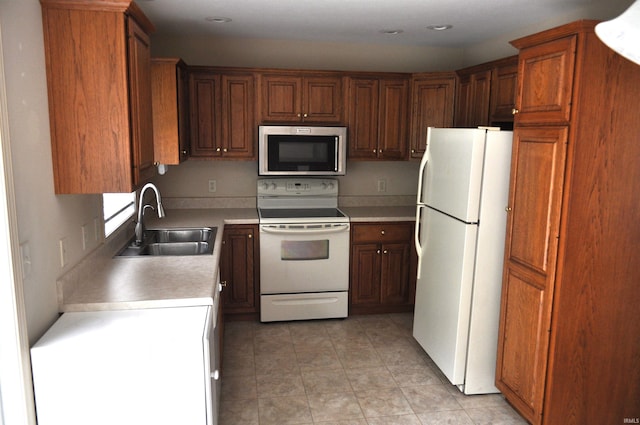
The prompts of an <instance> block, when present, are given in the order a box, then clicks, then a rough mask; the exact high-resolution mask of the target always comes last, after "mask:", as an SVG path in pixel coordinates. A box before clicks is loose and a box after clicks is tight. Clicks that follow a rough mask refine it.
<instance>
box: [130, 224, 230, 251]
mask: <svg viewBox="0 0 640 425" xmlns="http://www.w3.org/2000/svg"><path fill="white" fill-rule="evenodd" d="M217 230H218V228H217V227H196V228H175V229H148V230H145V231H144V233H143V238H142V243H141V244H140V245H137V244H136V242H135V238H134V239H132V240H131V241H130V242H129V243H128V244H127V245H126V246H125V247H124V248H123V249H122V250H121V251H120V252H119V253H118V254H117V256H118V257H138V256H159V255H208V254H212V253H213V245H214V242H215V240H216V232H217Z"/></svg>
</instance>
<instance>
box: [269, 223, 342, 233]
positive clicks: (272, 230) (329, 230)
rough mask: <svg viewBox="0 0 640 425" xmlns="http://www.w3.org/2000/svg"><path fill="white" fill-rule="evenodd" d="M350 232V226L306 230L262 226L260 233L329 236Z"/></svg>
mask: <svg viewBox="0 0 640 425" xmlns="http://www.w3.org/2000/svg"><path fill="white" fill-rule="evenodd" d="M347 230H349V224H348V223H345V224H338V225H335V226H332V227H325V228H321V229H318V228H305V227H294V228H287V227H285V228H282V227H275V226H269V225H261V226H260V231H261V232H265V233H275V234H286V235H309V234H315V235H319V234H327V233H340V232H344V231H347Z"/></svg>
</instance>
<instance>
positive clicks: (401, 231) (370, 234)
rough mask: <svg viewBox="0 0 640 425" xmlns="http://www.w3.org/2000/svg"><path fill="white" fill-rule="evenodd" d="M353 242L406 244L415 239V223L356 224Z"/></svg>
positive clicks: (353, 230) (353, 231)
mask: <svg viewBox="0 0 640 425" xmlns="http://www.w3.org/2000/svg"><path fill="white" fill-rule="evenodd" d="M351 228H352V234H351V242H352V243H358V242H397V241H399V242H406V241H408V240H411V238H412V237H413V223H411V222H406V223H367V224H354V225H353V226H352V227H351Z"/></svg>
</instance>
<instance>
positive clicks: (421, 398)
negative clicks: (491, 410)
mask: <svg viewBox="0 0 640 425" xmlns="http://www.w3.org/2000/svg"><path fill="white" fill-rule="evenodd" d="M400 389H401V390H402V392H403V394H404V396H405V397H406V398H407V400H408V401H409V404H410V405H411V408H412V409H413V411H414V413H424V412H433V411H438V410H460V409H462V406H460V404H458V402H457V401H456V399H455V398H454V397H453V396H452V395H451V393H449V391H448V390H447V388H446V387H445V386H444V385H443V384H437V385H416V386H414V387H401V388H400Z"/></svg>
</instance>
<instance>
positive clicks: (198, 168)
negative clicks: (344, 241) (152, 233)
mask: <svg viewBox="0 0 640 425" xmlns="http://www.w3.org/2000/svg"><path fill="white" fill-rule="evenodd" d="M418 167H419V163H418V162H416V161H379V162H373V161H370V162H360V161H357V162H355V161H349V162H347V174H346V175H345V176H339V177H338V180H339V183H340V196H350V197H355V196H376V197H378V196H414V195H415V193H416V190H417V181H418ZM259 178H266V177H263V176H258V165H257V163H256V162H255V161H204V160H187V161H186V162H184V163H182V164H180V165H178V166H170V167H169V169H168V171H167V173H166V174H165V175H162V176H157V177H156V178H155V180H154V181H155V183H156V184H157V185H158V188H159V189H160V193H161V195H162V197H163V198H211V197H230V198H231V197H255V196H256V186H257V183H256V182H257V180H258V179H259ZM209 180H215V181H216V192H215V193H211V192H209ZM379 180H384V185H385V186H386V191H385V192H378V181H379Z"/></svg>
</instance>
